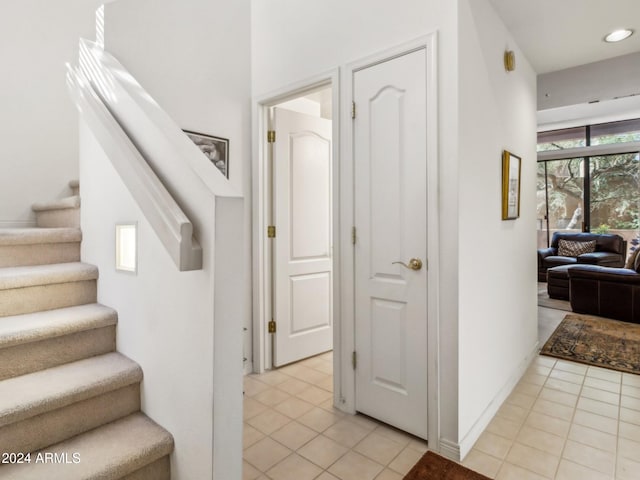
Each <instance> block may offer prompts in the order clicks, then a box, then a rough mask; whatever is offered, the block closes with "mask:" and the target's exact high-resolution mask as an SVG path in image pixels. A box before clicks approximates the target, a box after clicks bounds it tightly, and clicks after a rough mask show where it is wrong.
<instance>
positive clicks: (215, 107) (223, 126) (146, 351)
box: [81, 0, 251, 480]
mask: <svg viewBox="0 0 640 480" xmlns="http://www.w3.org/2000/svg"><path fill="white" fill-rule="evenodd" d="M249 26H250V12H249V1H248V0H246V1H238V0H234V1H229V2H225V3H221V2H208V1H204V0H189V1H183V2H172V1H169V0H162V1H148V0H131V1H121V2H116V3H112V4H109V5H107V6H106V8H105V49H106V50H107V51H108V52H109V53H111V54H112V55H114V56H115V57H116V58H117V59H118V60H119V61H120V62H121V63H122V64H123V65H124V67H125V68H127V69H128V71H129V72H130V73H131V74H132V75H133V76H134V77H135V78H136V80H137V81H138V82H139V83H140V84H141V85H142V87H143V88H144V89H146V91H147V92H148V93H149V94H151V96H152V97H153V98H154V99H155V100H156V101H157V102H158V103H159V104H160V107H162V108H163V109H164V111H166V112H167V113H168V114H169V116H170V117H171V118H172V120H173V121H174V122H176V123H177V124H178V125H179V126H180V127H182V128H184V129H189V130H194V131H197V132H202V133H207V134H212V135H215V136H220V137H225V138H228V139H229V141H230V149H229V152H230V158H229V165H230V168H229V171H230V182H231V183H232V184H233V185H235V186H236V187H237V189H238V190H243V191H244V193H245V194H250V191H249V189H248V188H245V186H246V185H249V184H250V177H249V173H248V172H249V170H248V169H247V168H246V167H245V164H247V163H248V162H249V148H248V144H249V135H250V127H249V125H250V122H249V98H250V52H249V46H250V43H249V42H250V31H249ZM230 45H233V47H232V48H230ZM142 104H145V102H144V99H142ZM127 109H129V110H130V113H131V115H132V116H131V117H130V118H129V119H130V120H131V119H133V121H134V122H135V123H134V125H131V126H130V131H131V132H132V133H133V135H134V136H135V138H134V141H138V142H140V146H139V148H141V149H142V150H143V151H144V152H148V153H149V154H150V155H156V157H154V160H157V162H158V164H157V168H160V169H161V172H160V173H159V176H161V177H162V176H163V175H164V176H165V177H166V176H167V175H168V178H166V183H167V188H168V189H169V190H170V191H174V192H175V194H176V198H178V200H179V201H180V202H181V203H182V207H183V210H185V212H186V213H187V214H188V215H190V216H193V218H192V221H194V224H195V226H196V229H195V234H196V237H197V240H198V241H199V242H200V244H201V245H202V248H203V270H201V271H195V272H182V273H179V272H177V271H176V268H175V266H174V265H171V264H170V262H169V263H167V262H166V260H167V258H166V257H167V255H166V253H164V252H163V251H162V249H161V247H160V244H159V242H158V240H157V238H156V237H155V236H154V234H153V232H152V231H151V230H150V226H149V225H148V224H147V222H146V220H145V219H144V217H143V216H142V212H140V211H139V210H138V208H137V206H136V205H135V203H134V202H133V200H132V198H131V196H130V195H129V193H128V191H127V190H126V189H125V188H124V186H123V184H122V183H121V182H120V180H119V177H118V176H117V175H114V173H115V172H113V171H111V170H112V169H111V168H110V166H105V164H107V165H108V160H107V159H105V158H104V155H102V157H101V156H100V152H99V150H100V149H99V148H96V146H95V143H94V142H92V139H91V134H90V133H88V132H83V137H82V142H83V145H85V144H86V150H85V151H83V152H82V155H81V158H82V162H83V163H82V165H83V168H82V171H81V182H82V183H83V192H84V193H83V208H82V221H83V229H86V230H87V236H86V237H85V241H84V242H83V258H85V259H86V260H87V261H89V262H92V263H95V264H97V265H98V266H99V267H100V270H101V272H103V271H104V272H105V273H101V279H100V282H99V286H98V291H99V297H100V300H101V301H104V302H105V303H107V304H109V305H111V306H113V307H114V308H116V309H117V310H118V312H119V325H118V349H119V350H120V351H122V352H123V353H124V354H126V355H128V356H130V357H131V358H133V359H134V360H136V361H138V362H139V363H140V364H141V366H142V368H143V371H144V372H145V381H144V383H143V410H144V411H145V412H146V413H147V414H149V415H150V416H151V417H152V418H154V420H156V421H157V422H158V423H160V424H161V425H163V426H164V427H166V428H167V429H168V430H169V431H170V432H171V433H172V434H173V435H174V437H175V440H176V449H175V452H174V454H173V456H172V458H171V465H172V478H174V479H176V480H181V479H184V480H190V479H196V478H197V479H200V478H202V479H209V478H212V476H213V478H216V479H218V478H220V479H224V478H229V479H231V478H239V476H240V469H241V453H242V438H241V436H242V433H241V425H242V408H241V405H242V401H241V395H242V378H241V374H242V354H241V353H242V352H241V351H240V350H241V349H240V346H239V341H240V335H241V331H242V327H243V324H244V325H248V324H249V322H250V320H249V313H248V312H250V307H249V306H250V301H251V300H250V299H251V296H250V295H251V290H250V277H249V275H248V269H249V265H250V243H249V236H248V235H244V236H243V235H242V233H241V231H242V228H239V227H242V226H243V225H247V226H248V225H250V212H249V210H248V207H247V208H244V206H243V203H242V201H241V200H238V199H223V200H220V199H218V200H217V201H216V202H215V205H216V206H215V208H214V197H213V195H211V192H210V191H209V192H208V191H207V189H206V188H205V183H204V182H200V181H199V180H198V178H196V177H195V176H194V175H193V172H192V171H190V170H189V166H188V165H184V168H183V169H182V170H181V169H180V165H179V164H180V162H181V161H182V159H180V158H176V161H175V162H171V161H170V160H171V158H170V154H168V153H167V151H166V150H165V151H163V150H164V149H163V146H164V145H165V144H164V143H163V141H164V140H162V138H161V137H160V138H159V139H158V135H159V130H156V129H155V127H154V126H153V125H151V124H147V123H146V121H144V122H143V121H137V120H136V118H137V117H136V115H141V114H144V113H142V111H143V110H144V109H140V108H138V107H135V108H134V106H133V105H132V104H130V102H129V103H128V101H124V100H122V101H119V103H118V106H117V108H114V111H118V115H123V120H124V116H128V115H129V114H128V113H127ZM121 110H122V112H121ZM165 123H166V122H165ZM145 125H147V126H148V129H147V127H145ZM153 138H156V140H157V141H156V142H155V143H154V142H151V145H149V144H148V143H145V142H147V141H148V140H149V139H153ZM168 147H171V145H168ZM179 150H180V149H178V151H179ZM93 156H96V160H94V159H93V158H92V157H93ZM85 165H86V167H85ZM172 169H173V170H172ZM188 170H189V171H188ZM168 172H173V174H171V173H168ZM85 185H86V186H85ZM88 188H91V191H90V192H89V191H87V189H88ZM207 192H208V193H207ZM105 198H108V199H113V201H109V202H104V199H105ZM100 201H102V203H100ZM234 201H235V202H236V203H234ZM237 202H239V203H237ZM221 203H222V204H230V206H229V208H226V209H224V210H222V211H221V212H220V211H219V205H220V204H221ZM247 203H248V202H247ZM245 205H246V204H245ZM219 213H220V214H222V215H226V217H225V218H224V219H223V220H221V221H220V223H218V224H214V223H213V222H214V220H215V219H216V218H217V216H218V214H219ZM229 217H233V219H235V221H233V219H232V218H229ZM127 218H128V219H129V220H137V221H138V222H139V224H140V226H141V232H140V238H139V244H140V246H141V250H142V249H143V248H144V249H145V253H144V258H143V257H141V258H140V259H139V265H140V269H139V273H138V275H137V276H136V277H134V278H131V277H126V276H122V275H120V274H115V273H114V272H113V271H112V268H111V266H110V265H111V255H112V254H111V250H110V246H109V243H110V241H111V240H110V238H112V234H111V233H110V230H112V229H113V222H114V221H116V220H118V219H120V220H122V219H124V220H126V219H127ZM214 225H215V226H214ZM220 225H222V227H220ZM245 230H247V231H248V229H245ZM230 232H231V234H233V240H229V238H228V235H229V234H230ZM245 239H246V241H245ZM214 245H215V247H216V248H215V250H214ZM220 245H226V247H225V249H224V250H220ZM146 249H148V251H147V250H146ZM145 265H146V266H145ZM223 267H224V268H223ZM222 272H231V273H230V274H227V276H226V277H225V276H224V275H223V273H222ZM142 299H144V300H142ZM235 335H238V344H237V345H236V342H235V338H234V337H235ZM147 339H150V340H151V341H147ZM246 341H247V342H246V343H247V344H248V345H250V343H251V338H250V336H248V338H247V339H246ZM247 353H250V351H247ZM229 386H231V387H232V388H229ZM214 425H215V427H214Z"/></svg>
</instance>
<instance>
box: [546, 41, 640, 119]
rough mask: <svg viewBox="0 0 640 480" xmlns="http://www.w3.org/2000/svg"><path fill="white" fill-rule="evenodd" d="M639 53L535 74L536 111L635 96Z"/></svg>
mask: <svg viewBox="0 0 640 480" xmlns="http://www.w3.org/2000/svg"><path fill="white" fill-rule="evenodd" d="M639 79H640V53H631V54H628V55H622V56H620V57H615V58H610V59H608V60H602V61H600V62H594V63H589V64H586V65H580V66H578V67H573V68H567V69H564V70H558V71H556V72H549V73H545V74H542V75H538V95H537V97H538V110H548V109H551V108H558V107H565V106H567V105H576V104H581V103H589V102H594V101H606V100H613V99H615V98H620V97H626V96H629V95H639V94H640V85H639V83H638V80H639Z"/></svg>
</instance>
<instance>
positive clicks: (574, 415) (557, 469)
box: [553, 363, 589, 478]
mask: <svg viewBox="0 0 640 480" xmlns="http://www.w3.org/2000/svg"><path fill="white" fill-rule="evenodd" d="M556 364H557V363H556ZM588 371H589V368H588V367H587V369H586V370H585V372H584V375H583V376H582V383H580V390H579V391H578V395H577V398H576V404H575V405H574V407H573V412H572V414H571V421H570V422H569V431H568V432H567V438H565V440H564V442H563V445H562V449H561V450H560V460H559V461H558V466H557V467H556V472H555V474H554V477H553V478H556V477H557V476H558V472H559V470H560V464H562V459H563V455H564V451H565V449H566V448H567V443H568V442H569V435H571V429H572V428H573V425H574V423H573V421H574V420H575V417H576V411H577V410H578V403H580V396H581V394H582V390H583V388H584V382H585V380H586V378H587V372H588Z"/></svg>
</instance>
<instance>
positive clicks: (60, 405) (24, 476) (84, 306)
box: [0, 182, 173, 480]
mask: <svg viewBox="0 0 640 480" xmlns="http://www.w3.org/2000/svg"><path fill="white" fill-rule="evenodd" d="M70 187H71V189H72V196H70V197H68V198H65V199H62V200H60V201H56V202H52V203H49V204H36V205H34V206H33V210H34V211H35V212H36V217H37V220H36V222H37V228H31V229H0V455H2V457H0V480H13V479H15V480H45V479H46V480H89V479H92V480H93V479H101V480H102V479H104V480H107V479H110V480H111V479H114V480H115V479H126V480H168V479H169V478H170V465H169V455H170V454H171V452H172V451H173V438H172V436H171V434H169V433H168V432H167V431H166V430H164V429H163V428H162V427H160V426H159V425H157V424H156V423H154V422H153V421H151V420H150V419H149V418H148V417H146V416H145V415H144V414H143V413H142V412H141V411H140V382H141V381H142V370H141V368H140V366H139V365H137V364H136V363H135V362H133V361H132V360H130V359H128V358H127V357H125V356H123V355H121V354H119V353H117V352H116V351H115V347H116V323H117V314H116V312H115V311H114V310H112V309H110V308H108V307H105V306H103V305H100V304H98V303H96V300H97V298H96V282H97V279H98V269H97V268H96V267H94V266H92V265H87V264H84V263H81V262H80V241H81V237H82V234H81V232H80V229H79V223H80V222H79V221H80V197H79V196H78V184H77V182H71V183H70ZM29 452H31V453H30V454H29V455H27V454H28V453H29ZM13 454H15V455H13ZM19 461H22V462H23V463H17V462H19Z"/></svg>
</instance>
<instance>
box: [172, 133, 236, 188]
mask: <svg viewBox="0 0 640 480" xmlns="http://www.w3.org/2000/svg"><path fill="white" fill-rule="evenodd" d="M183 131H184V133H186V134H187V136H188V137H189V138H190V139H191V140H192V141H193V143H195V144H196V146H197V147H198V148H199V149H200V151H202V153H204V154H205V156H206V157H207V158H208V159H209V160H211V163H213V164H214V165H215V166H216V167H217V168H218V170H220V171H221V172H222V174H223V175H224V176H225V177H227V178H229V140H227V139H226V138H220V137H214V136H212V135H205V134H204V133H197V132H191V131H189V130H183Z"/></svg>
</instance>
